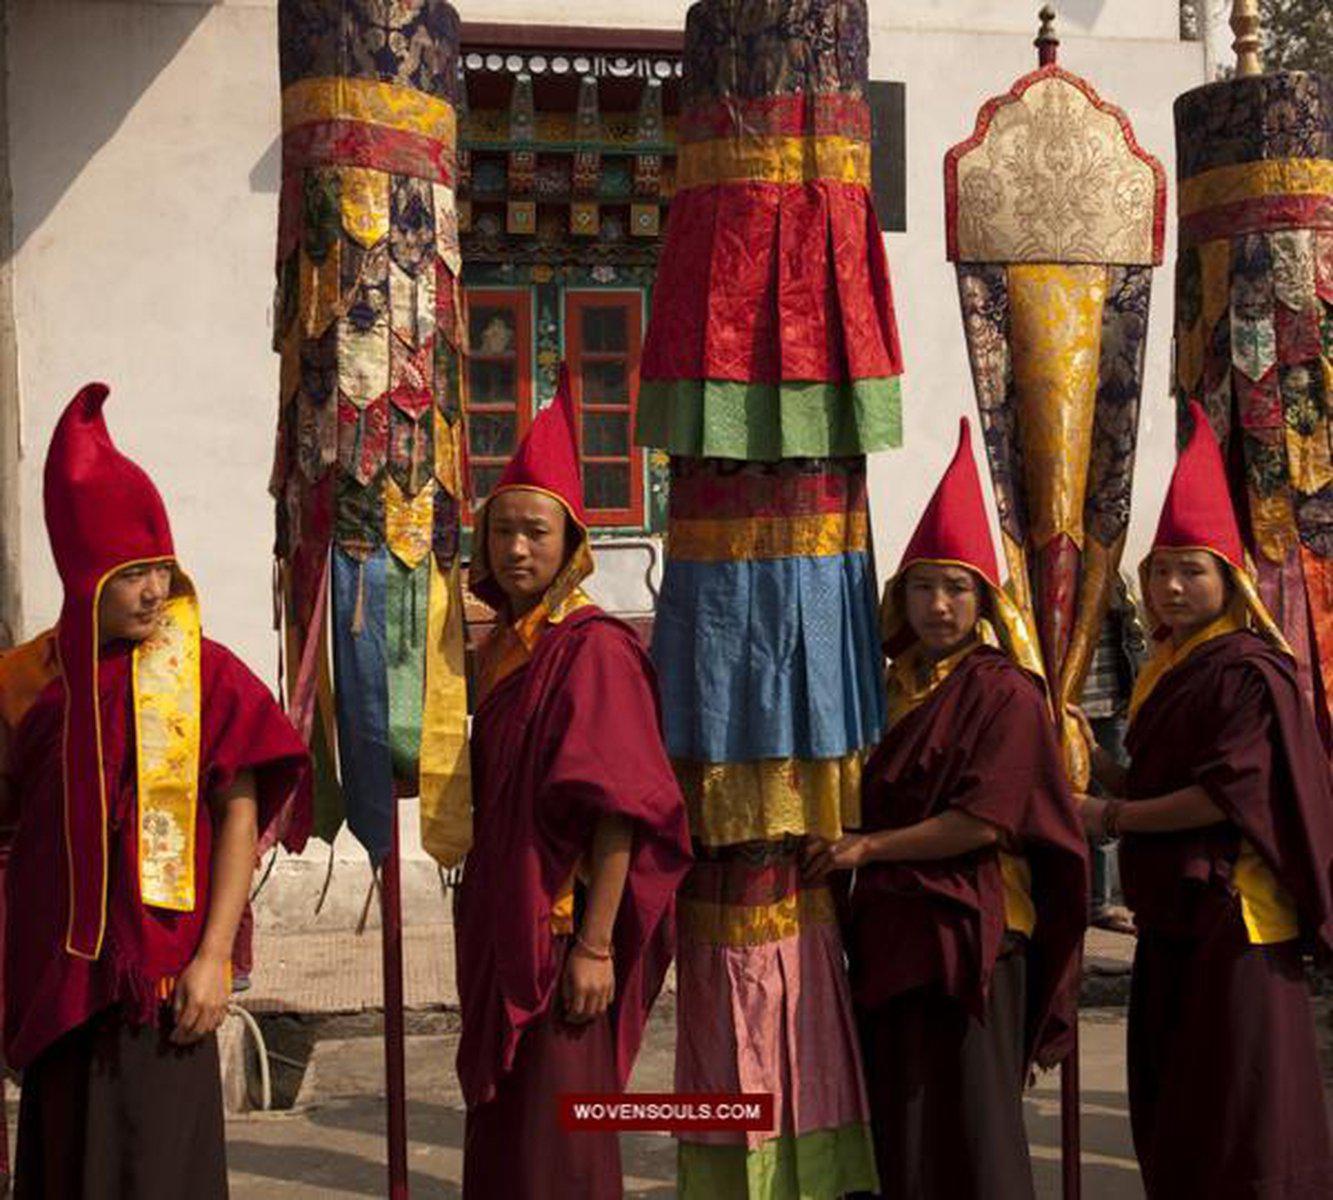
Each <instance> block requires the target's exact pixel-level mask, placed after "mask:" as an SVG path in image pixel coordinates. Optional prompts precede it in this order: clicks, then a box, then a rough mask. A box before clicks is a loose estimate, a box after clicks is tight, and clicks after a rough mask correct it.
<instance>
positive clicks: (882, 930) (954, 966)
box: [849, 646, 1088, 1065]
mask: <svg viewBox="0 0 1333 1200" xmlns="http://www.w3.org/2000/svg"><path fill="white" fill-rule="evenodd" d="M951 809H956V810H958V811H961V812H965V813H968V814H970V815H971V816H974V817H977V818H979V819H980V820H983V821H986V822H987V823H989V824H991V825H993V826H995V827H996V828H997V829H998V830H1000V832H1001V834H1002V835H1003V839H1004V841H1005V842H1006V843H1008V844H1011V845H1012V846H1014V847H1015V848H1016V852H1018V853H1021V854H1022V855H1024V856H1025V857H1026V858H1027V861H1028V864H1029V866H1030V868H1031V872H1032V901H1033V905H1034V907H1035V909H1036V912H1037V924H1036V929H1035V931H1034V933H1033V935H1032V938H1031V939H1030V942H1029V944H1028V946H1027V951H1026V955H1027V965H1028V977H1027V994H1028V997H1029V1000H1028V1004H1027V1022H1026V1028H1027V1036H1026V1058H1027V1059H1029V1060H1036V1061H1037V1062H1039V1063H1041V1064H1042V1065H1051V1064H1053V1063H1055V1062H1057V1061H1059V1059H1060V1058H1061V1057H1062V1056H1063V1055H1064V1053H1065V1051H1066V1050H1067V1049H1068V1046H1069V1037H1070V1033H1071V1031H1072V1029H1073V1026H1074V1022H1075V1020H1076V1016H1077V1014H1076V1007H1077V999H1078V997H1077V984H1078V970H1079V959H1080V955H1079V951H1080V946H1081V943H1082V938H1083V930H1084V928H1085V926H1086V924H1087V913H1086V898H1087V871H1088V866H1087V843H1086V841H1085V839H1084V836H1083V833H1082V830H1081V828H1080V826H1079V822H1078V817H1077V815H1076V813H1075V809H1074V803H1073V798H1072V796H1071V795H1070V792H1069V785H1068V783H1067V782H1066V779H1065V774H1064V768H1063V766H1062V761H1061V756H1060V748H1059V745H1058V743H1057V742H1056V740H1055V735H1054V732H1053V728H1052V723H1051V719H1050V713H1049V710H1048V708H1047V705H1046V699H1045V696H1044V694H1043V692H1042V687H1041V684H1040V683H1039V682H1038V681H1037V680H1036V679H1034V678H1033V677H1032V676H1031V675H1029V674H1028V673H1027V672H1026V671H1024V670H1023V669H1022V668H1021V667H1018V666H1016V665H1015V664H1014V663H1013V662H1012V661H1011V660H1010V659H1009V658H1008V657H1007V656H1005V655H1004V654H1003V653H1001V652H1000V651H999V650H995V649H992V648H990V647H988V646H979V647H978V648H977V649H976V650H974V651H972V652H971V653H970V654H968V655H967V657H966V658H964V659H963V660H962V661H961V662H960V663H959V664H958V665H957V666H956V667H954V669H953V670H952V672H950V674H949V676H948V678H947V679H945V680H944V682H943V683H941V684H940V685H939V687H938V688H936V690H935V691H934V692H933V693H932V694H931V696H930V697H929V698H928V699H927V700H926V701H925V702H924V703H922V704H921V705H920V707H918V708H916V709H914V710H913V711H912V712H910V713H908V714H907V715H906V716H905V717H903V718H902V719H901V720H900V721H899V722H898V723H897V724H896V725H894V726H893V727H892V728H891V729H890V730H889V732H888V733H887V734H886V735H885V737H884V740H883V741H882V742H881V743H880V745H879V748H878V749H877V750H876V751H875V753H874V754H873V755H872V756H871V759H870V761H869V762H868V763H867V765H866V769H865V775H864V780H863V785H862V826H863V828H864V829H865V830H866V831H868V832H869V831H874V830H879V829H899V828H903V827H906V826H909V825H915V824H917V823H918V822H920V821H924V820H926V819H927V818H928V817H934V816H938V815H939V814H941V813H944V812H948V811H949V810H951ZM1004 933H1005V911H1004V885H1003V882H1002V880H1001V875H1000V862H999V856H998V853H997V851H996V850H993V849H987V850H981V851H977V852H975V853H973V854H970V855H967V856H964V857H961V858H953V859H943V860H940V861H938V862H915V863H914V862H891V863H890V862H876V863H871V864H870V865H869V866H868V867H864V868H862V869H860V870H859V871H857V874H856V883H855V887H854V890H853V894H852V900H851V930H850V939H849V947H850V951H849V952H850V955H851V962H852V996H853V999H854V1000H855V1001H856V1004H857V1006H858V1008H860V1009H864V1010H873V1009H874V1008H876V1007H878V1006H879V1005H881V1004H883V1003H884V1002H885V1001H886V1000H888V999H890V998H891V997H894V996H897V995H900V994H902V993H904V992H907V991H911V990H912V989H914V988H919V987H923V986H928V985H931V986H935V987H937V988H938V989H939V990H940V991H942V992H943V994H945V995H948V996H952V997H954V998H955V999H956V1000H958V1001H959V1002H961V1003H962V1004H963V1005H964V1006H965V1008H966V1009H967V1010H968V1011H969V1012H970V1013H971V1014H972V1015H973V1016H975V1017H976V1018H977V1019H978V1020H980V1019H981V1018H982V1015H983V1014H984V1012H985V1010H986V999H987V996H988V994H989V991H990V983H991V975H992V973H993V971H994V969H995V964H996V960H997V958H998V956H999V952H1000V946H1001V942H1002V941H1003V939H1004Z"/></svg>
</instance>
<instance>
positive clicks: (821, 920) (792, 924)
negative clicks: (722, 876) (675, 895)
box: [677, 887, 836, 946]
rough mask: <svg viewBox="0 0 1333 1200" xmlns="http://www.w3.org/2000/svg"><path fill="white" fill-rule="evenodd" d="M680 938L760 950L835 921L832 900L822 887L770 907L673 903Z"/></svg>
mask: <svg viewBox="0 0 1333 1200" xmlns="http://www.w3.org/2000/svg"><path fill="white" fill-rule="evenodd" d="M677 920H678V921H679V927H680V932H681V936H682V937H685V938H689V939H690V940H691V941H693V942H694V943H696V944H698V943H702V944H704V945H708V946H762V945H766V944H770V943H772V942H777V941H781V940H782V939H784V938H790V937H795V936H796V935H797V934H798V933H800V932H801V930H802V929H804V928H807V927H808V926H811V925H832V924H833V923H834V921H835V920H836V914H835V912H834V908H833V896H832V893H830V892H829V890H828V888H826V887H819V888H801V889H799V890H798V891H796V892H794V893H792V894H791V895H789V896H784V897H783V898H782V899H781V900H778V901H777V902H776V903H774V904H753V905H750V904H719V903H717V902H716V901H698V900H691V899H689V898H688V897H685V896H682V897H680V899H679V900H678V902H677Z"/></svg>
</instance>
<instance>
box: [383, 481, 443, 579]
mask: <svg viewBox="0 0 1333 1200" xmlns="http://www.w3.org/2000/svg"><path fill="white" fill-rule="evenodd" d="M434 519H435V483H434V480H427V481H426V483H425V485H424V486H423V487H422V488H421V490H420V491H419V492H417V494H416V495H415V496H412V497H410V498H409V497H408V496H406V495H405V494H404V492H403V489H402V488H400V487H399V486H398V482H397V480H395V479H394V478H393V476H392V475H387V476H386V477H385V480H384V540H385V542H386V543H387V544H388V547H389V549H390V550H391V551H392V552H393V554H394V556H395V557H396V558H398V560H399V561H400V562H401V563H402V564H403V565H404V566H405V567H409V568H411V569H413V570H415V569H416V568H417V567H419V566H420V565H421V564H422V563H423V562H424V561H425V560H426V555H428V554H429V553H430V544H431V533H432V523H433V521H434Z"/></svg>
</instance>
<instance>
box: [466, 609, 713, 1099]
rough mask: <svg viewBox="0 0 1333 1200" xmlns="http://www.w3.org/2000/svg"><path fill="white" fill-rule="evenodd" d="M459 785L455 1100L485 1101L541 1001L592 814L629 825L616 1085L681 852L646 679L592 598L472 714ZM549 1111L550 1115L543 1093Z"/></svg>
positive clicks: (669, 776) (641, 1009) (554, 968)
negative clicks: (462, 808)
mask: <svg viewBox="0 0 1333 1200" xmlns="http://www.w3.org/2000/svg"><path fill="white" fill-rule="evenodd" d="M472 779H473V795H474V804H475V807H476V812H475V822H474V825H475V837H474V843H473V847H472V850H471V851H470V852H469V854H468V857H467V862H466V865H465V868H464V871H463V884H462V887H461V889H460V892H459V897H458V908H457V913H456V923H455V936H456V943H457V950H458V984H459V998H460V1002H461V1007H462V1017H463V1030H462V1035H461V1038H460V1040H459V1046H458V1074H459V1078H460V1080H461V1082H462V1087H463V1095H464V1098H465V1099H466V1101H467V1104H468V1107H469V1108H470V1109H472V1108H476V1107H477V1106H479V1105H482V1104H485V1103H487V1102H488V1101H489V1100H491V1099H492V1098H493V1097H494V1096H495V1095H496V1091H497V1088H498V1087H499V1086H500V1083H501V1080H502V1079H503V1077H504V1076H505V1074H506V1073H507V1072H509V1071H510V1070H511V1069H512V1068H513V1066H514V1062H515V1055H516V1054H518V1053H519V1042H520V1038H521V1037H522V1035H523V1032H524V1030H525V1029H527V1028H529V1027H530V1026H532V1025H534V1024H535V1023H536V1022H538V1021H539V1020H540V1019H541V1018H543V1017H544V1016H545V1015H546V1014H547V1012H548V1010H549V1009H550V1007H551V1005H552V1003H553V997H554V993H555V990H556V988H557V985H558V982H559V970H560V959H561V956H560V954H559V948H558V947H557V945H556V940H555V938H554V937H553V935H552V932H551V922H550V913H551V906H552V902H553V900H554V898H555V897H556V895H557V894H558V893H559V891H560V889H561V887H562V886H563V885H564V884H565V883H566V882H567V881H568V879H569V878H570V876H571V875H572V874H573V872H574V869H575V866H576V864H577V863H578V861H579V859H580V857H581V856H583V855H584V854H585V853H586V852H587V850H588V849H589V847H590V846H591V844H592V838H593V833H594V831H595V829H596V825H597V821H598V818H599V817H602V816H612V815H614V816H621V817H624V818H627V819H628V820H629V821H630V822H631V823H632V824H633V826H634V842H633V848H632V851H631V856H630V864H629V874H628V877H627V879H626V883H625V892H624V897H623V899H622V901H621V905H620V910H619V913H618V914H617V917H616V924H615V931H614V938H613V941H614V951H615V974H616V998H615V1001H614V1004H613V1006H612V1010H611V1024H612V1027H613V1034H614V1051H615V1063H616V1073H615V1077H616V1078H617V1080H618V1084H619V1086H621V1087H623V1086H624V1085H625V1083H626V1081H627V1080H628V1078H629V1073H630V1069H631V1067H632V1066H633V1063H634V1057H635V1055H636V1054H637V1052H638V1048H639V1042H640V1039H641V1037H642V1034H643V1027H644V1024H645V1022H646V1020H647V1017H648V1012H649V1010H650V1009H651V1007H652V1003H653V1001H654V1000H655V999H656V997H657V993H658V990H659V989H660V987H661V984H662V979H663V977H664V976H665V973H666V969H667V966H668V964H669V963H670V960H671V955H672V952H673V949H674V936H675V929H674V914H675V892H676V887H677V885H678V884H679V882H680V880H681V878H682V877H683V876H684V874H685V870H686V868H687V866H688V864H689V860H690V849H689V835H688V832H687V827H686V819H685V808H684V802H683V800H682V798H681V794H680V789H679V787H678V786H677V783H676V779H675V776H674V775H673V773H672V771H671V765H670V763H669V762H668V760H667V757H666V752H665V750H664V749H663V747H662V740H661V735H660V724H659V710H658V702H657V695H656V684H655V678H654V675H653V671H652V667H651V665H650V663H649V661H648V658H647V655H646V654H644V652H643V649H642V647H641V646H640V644H639V641H638V638H637V637H636V636H635V634H634V632H633V630H631V629H630V628H629V627H628V626H627V625H625V624H623V623H622V622H620V621H617V620H614V619H613V618H611V617H608V616H607V615H606V614H605V613H603V612H602V611H601V610H600V609H598V608H596V607H595V606H591V605H589V606H587V607H584V608H580V609H578V610H577V611H576V612H574V613H572V614H570V615H569V616H567V617H566V618H565V619H564V620H563V621H561V622H560V623H559V624H556V625H553V626H551V627H550V628H549V629H547V630H546V631H545V632H544V633H543V634H542V636H541V638H540V639H539V640H538V642H537V644H536V646H535V648H534V650H533V653H532V658H531V660H530V661H529V662H528V663H527V664H526V665H525V666H523V667H521V668H520V669H518V670H516V671H514V672H513V673H512V674H511V675H509V676H508V677H507V678H506V679H504V680H503V681H502V682H501V683H499V684H498V685H497V686H496V687H495V689H494V690H493V691H492V692H491V694H490V695H489V696H487V697H486V699H485V700H484V701H483V702H482V704H481V706H480V708H479V709H478V711H477V713H476V716H475V718H474V721H473V729H472ZM550 1106H551V1116H552V1121H554V1119H555V1097H554V1096H551V1097H550Z"/></svg>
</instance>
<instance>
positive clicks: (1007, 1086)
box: [858, 939, 1033, 1200]
mask: <svg viewBox="0 0 1333 1200" xmlns="http://www.w3.org/2000/svg"><path fill="white" fill-rule="evenodd" d="M1025 949H1026V942H1025V941H1024V940H1023V939H1015V941H1013V942H1011V943H1008V944H1006V946H1005V948H1004V950H1002V951H1001V955H1000V958H999V960H998V961H997V962H996V964H995V973H994V975H993V976H992V977H991V987H990V996H989V999H988V1002H987V1005H986V1015H985V1020H984V1021H979V1020H977V1018H976V1017H975V1016H974V1015H972V1014H971V1013H970V1012H968V1010H967V1009H966V1007H965V1006H964V1005H962V1004H960V1003H959V1002H958V1001H957V1000H955V999H954V998H953V997H952V996H947V995H944V994H943V993H942V992H940V991H939V990H938V989H937V988H930V987H926V988H917V989H915V990H914V991H910V992H906V993H904V994H903V995H901V996H895V997H894V998H893V999H892V1000H889V1001H888V1002H887V1003H886V1004H884V1005H882V1006H881V1007H879V1008H878V1009H875V1010H874V1011H872V1012H864V1011H861V1012H859V1013H858V1024H859V1026H860V1031H861V1050H862V1055H863V1060H864V1063H865V1070H866V1078H867V1079H868V1080H870V1081H872V1082H871V1095H872V1102H871V1128H872V1132H873V1134H874V1138H875V1157H876V1161H877V1163H878V1165H879V1178H880V1194H881V1195H882V1196H884V1197H886V1198H891V1200H931V1198H934V1197H939V1198H941V1200H943V1198H945V1197H958V1198H959V1200H965V1198H966V1197H976V1198H977V1200H1024V1198H1025V1197H1029V1198H1030V1197H1031V1196H1032V1195H1033V1191H1032V1164H1031V1162H1030V1161H1029V1159H1028V1143H1027V1132H1026V1130H1025V1129H1024V1126H1023V1062H1024V1058H1023V1041H1024V1027H1025V1024H1026V1007H1027V988H1026V982H1027V958H1026V954H1025Z"/></svg>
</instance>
